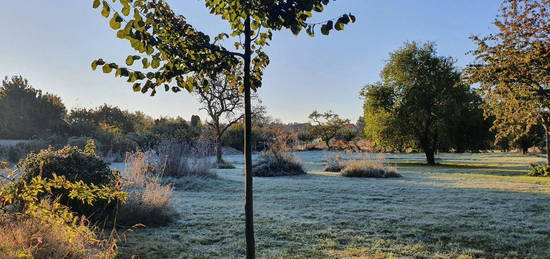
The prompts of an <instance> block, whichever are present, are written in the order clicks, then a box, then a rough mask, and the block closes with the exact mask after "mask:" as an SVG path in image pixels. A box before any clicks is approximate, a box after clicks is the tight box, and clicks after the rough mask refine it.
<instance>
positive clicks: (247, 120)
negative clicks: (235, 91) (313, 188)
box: [243, 15, 256, 259]
mask: <svg viewBox="0 0 550 259" xmlns="http://www.w3.org/2000/svg"><path fill="white" fill-rule="evenodd" d="M244 34H245V36H244V51H245V52H244V83H243V84H244V174H245V188H244V192H245V194H244V197H245V198H244V200H245V201H244V218H245V237H246V258H247V259H253V258H256V245H255V243H254V218H253V217H254V213H253V211H254V210H253V208H254V207H253V196H252V194H253V192H252V149H251V145H250V144H251V143H250V140H251V137H252V108H251V104H250V88H251V87H250V81H251V80H250V60H251V56H252V49H251V47H250V45H251V34H252V31H251V29H250V15H249V16H247V17H246V19H245V21H244Z"/></svg>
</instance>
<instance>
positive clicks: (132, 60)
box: [126, 56, 134, 66]
mask: <svg viewBox="0 0 550 259" xmlns="http://www.w3.org/2000/svg"><path fill="white" fill-rule="evenodd" d="M133 64H134V57H133V56H128V57H127V58H126V65H128V66H131V65H133Z"/></svg>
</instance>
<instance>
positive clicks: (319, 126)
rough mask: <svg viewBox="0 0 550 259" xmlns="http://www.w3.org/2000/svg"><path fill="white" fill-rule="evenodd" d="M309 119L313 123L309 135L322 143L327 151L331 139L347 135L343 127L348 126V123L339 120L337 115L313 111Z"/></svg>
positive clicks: (347, 121) (329, 112)
mask: <svg viewBox="0 0 550 259" xmlns="http://www.w3.org/2000/svg"><path fill="white" fill-rule="evenodd" d="M309 119H310V120H311V121H312V122H313V123H314V125H313V126H312V127H311V128H310V130H309V134H310V135H311V136H314V137H317V138H319V139H321V140H322V141H324V142H325V144H326V145H327V148H328V149H330V141H331V140H332V139H334V138H336V137H338V136H344V135H347V134H345V133H348V132H346V131H345V129H346V128H345V127H344V126H345V125H346V124H349V123H350V121H349V120H348V119H342V118H340V116H338V114H336V113H334V112H332V111H327V112H324V113H319V112H317V111H313V112H312V113H311V114H310V115H309ZM343 133H344V134H343Z"/></svg>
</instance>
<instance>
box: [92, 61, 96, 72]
mask: <svg viewBox="0 0 550 259" xmlns="http://www.w3.org/2000/svg"><path fill="white" fill-rule="evenodd" d="M96 68H97V60H94V61H92V70H94V71H95V70H96Z"/></svg>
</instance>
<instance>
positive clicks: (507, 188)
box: [121, 152, 550, 258]
mask: <svg viewBox="0 0 550 259" xmlns="http://www.w3.org/2000/svg"><path fill="white" fill-rule="evenodd" d="M298 155H299V156H300V157H301V159H302V160H304V163H305V164H306V167H307V169H308V171H309V172H308V175H305V176H294V177H278V178H254V181H255V182H254V184H255V189H254V191H255V227H256V240H257V241H256V242H257V253H258V256H259V257H261V258H272V257H275V258H279V257H283V258H289V257H291V258H325V257H326V258H331V257H332V258H391V257H395V258H479V257H483V258H550V224H549V220H550V178H535V177H528V176H525V171H524V170H526V169H527V166H528V164H529V163H531V162H536V161H541V160H542V158H540V157H532V156H519V155H515V154H503V153H500V154H499V153H493V154H464V155H455V154H441V155H440V159H441V161H440V162H442V163H443V165H441V166H433V167H429V166H424V165H420V164H419V163H418V162H419V161H421V160H422V158H423V156H422V155H420V154H411V155H387V157H386V158H387V161H388V162H391V163H393V164H395V165H396V166H397V168H398V169H399V171H400V173H401V174H402V175H403V177H402V178H395V179H356V178H344V177H340V176H337V175H336V174H334V173H326V172H320V170H321V168H322V164H323V162H322V161H323V159H325V158H326V156H328V155H329V154H327V153H323V152H304V153H299V154H298ZM346 156H348V157H352V156H356V155H346ZM228 159H229V160H233V161H234V162H236V163H237V165H238V166H239V165H241V164H240V163H241V162H242V160H239V159H240V157H237V156H235V157H229V158H228ZM217 172H218V175H219V177H218V179H212V180H203V179H195V178H187V179H180V180H177V181H176V183H177V185H176V192H175V197H174V199H175V204H176V207H177V210H178V211H179V213H180V218H179V219H178V220H177V221H176V222H175V223H173V224H171V225H169V226H167V227H163V228H145V229H142V230H137V231H135V232H132V233H129V234H128V239H127V241H126V242H123V243H121V251H122V253H123V255H122V257H130V255H137V256H139V257H140V258H211V257H220V258H235V257H237V258H238V257H242V256H243V255H244V230H243V229H244V214H243V191H242V189H243V176H242V165H241V169H232V170H218V171H217Z"/></svg>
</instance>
